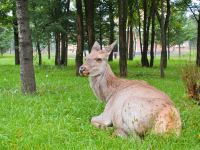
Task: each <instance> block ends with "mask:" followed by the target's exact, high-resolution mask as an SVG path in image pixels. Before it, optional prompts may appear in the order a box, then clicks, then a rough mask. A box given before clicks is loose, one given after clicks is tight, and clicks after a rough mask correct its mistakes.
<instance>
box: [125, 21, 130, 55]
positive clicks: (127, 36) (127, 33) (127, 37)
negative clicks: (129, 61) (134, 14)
mask: <svg viewBox="0 0 200 150" xmlns="http://www.w3.org/2000/svg"><path fill="white" fill-rule="evenodd" d="M127 26H128V27H127V29H126V30H127V31H126V44H127V45H126V47H127V51H126V58H128V52H129V42H130V39H129V38H130V26H129V22H128V25H127Z"/></svg>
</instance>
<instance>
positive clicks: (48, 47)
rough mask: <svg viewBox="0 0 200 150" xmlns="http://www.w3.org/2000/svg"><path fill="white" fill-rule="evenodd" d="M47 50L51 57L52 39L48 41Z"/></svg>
mask: <svg viewBox="0 0 200 150" xmlns="http://www.w3.org/2000/svg"><path fill="white" fill-rule="evenodd" d="M47 52H48V59H50V58H51V43H50V40H48V43H47Z"/></svg>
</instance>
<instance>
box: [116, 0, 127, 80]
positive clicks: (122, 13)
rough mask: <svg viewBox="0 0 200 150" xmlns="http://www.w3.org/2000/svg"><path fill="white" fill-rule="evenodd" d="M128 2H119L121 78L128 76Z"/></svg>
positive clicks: (119, 0)
mask: <svg viewBox="0 0 200 150" xmlns="http://www.w3.org/2000/svg"><path fill="white" fill-rule="evenodd" d="M127 6H128V5H127V0H118V9H119V54H120V59H119V66H120V76H122V77H126V76H127V44H126V21H127Z"/></svg>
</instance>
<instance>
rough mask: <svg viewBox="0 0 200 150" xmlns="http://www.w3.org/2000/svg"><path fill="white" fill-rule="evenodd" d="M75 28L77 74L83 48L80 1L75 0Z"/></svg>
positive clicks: (81, 61)
mask: <svg viewBox="0 0 200 150" xmlns="http://www.w3.org/2000/svg"><path fill="white" fill-rule="evenodd" d="M76 9H77V13H76V28H77V51H76V75H77V76H78V75H79V67H80V66H81V65H82V64H83V49H84V35H83V11H82V1H81V0H76Z"/></svg>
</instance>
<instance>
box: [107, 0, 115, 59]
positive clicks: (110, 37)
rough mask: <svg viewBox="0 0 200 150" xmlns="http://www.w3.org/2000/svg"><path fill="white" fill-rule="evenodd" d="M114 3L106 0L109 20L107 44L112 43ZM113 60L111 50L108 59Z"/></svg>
mask: <svg viewBox="0 0 200 150" xmlns="http://www.w3.org/2000/svg"><path fill="white" fill-rule="evenodd" d="M113 5H114V3H113V1H112V0H108V9H109V22H110V26H109V29H110V31H109V34H110V36H109V44H112V43H113V42H114V28H115V23H114V7H113ZM112 60H113V51H112V52H111V53H110V55H109V58H108V61H112Z"/></svg>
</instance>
